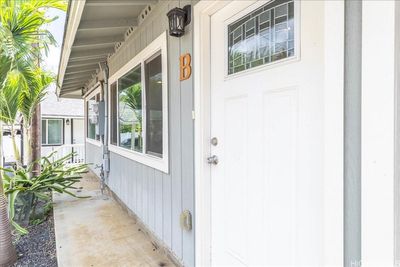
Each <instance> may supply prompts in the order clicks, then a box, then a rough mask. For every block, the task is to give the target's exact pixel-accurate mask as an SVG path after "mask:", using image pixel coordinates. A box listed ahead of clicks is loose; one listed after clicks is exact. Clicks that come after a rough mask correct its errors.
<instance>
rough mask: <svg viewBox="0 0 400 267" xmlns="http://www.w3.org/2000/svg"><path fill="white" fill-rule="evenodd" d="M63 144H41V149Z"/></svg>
mask: <svg viewBox="0 0 400 267" xmlns="http://www.w3.org/2000/svg"><path fill="white" fill-rule="evenodd" d="M63 145H64V144H42V146H43V147H52V146H63Z"/></svg>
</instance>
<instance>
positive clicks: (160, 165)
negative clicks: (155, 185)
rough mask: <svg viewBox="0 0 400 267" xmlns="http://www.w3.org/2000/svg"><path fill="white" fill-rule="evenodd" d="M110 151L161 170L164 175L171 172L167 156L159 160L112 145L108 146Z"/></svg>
mask: <svg viewBox="0 0 400 267" xmlns="http://www.w3.org/2000/svg"><path fill="white" fill-rule="evenodd" d="M108 149H109V150H110V151H111V152H113V153H115V154H118V155H120V156H122V157H124V158H127V159H130V160H133V161H136V162H139V163H141V164H143V165H146V166H149V167H151V168H154V169H157V170H160V171H162V172H164V173H168V171H169V169H168V168H169V165H168V157H166V156H164V158H158V157H155V156H151V155H147V154H142V153H139V152H135V151H133V150H128V149H125V148H122V147H118V146H116V145H111V144H110V145H109V146H108Z"/></svg>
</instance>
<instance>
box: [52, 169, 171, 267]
mask: <svg viewBox="0 0 400 267" xmlns="http://www.w3.org/2000/svg"><path fill="white" fill-rule="evenodd" d="M79 186H81V187H83V189H82V190H78V191H81V192H77V194H79V195H80V196H90V198H86V199H76V198H73V197H71V196H68V195H60V194H58V193H54V196H53V199H54V203H55V204H54V221H55V233H56V243H57V258H58V266H59V267H78V266H85V267H86V266H89V267H91V266H107V267H108V266H113V267H114V266H174V265H173V263H172V262H171V261H170V260H169V259H168V258H167V257H166V256H165V255H163V254H162V253H161V252H160V251H159V250H157V249H156V248H155V246H154V245H153V244H152V243H151V241H150V239H149V238H148V237H147V236H146V235H145V234H144V233H143V232H142V231H141V229H140V227H139V225H138V224H137V223H136V222H135V219H134V218H132V217H131V216H129V215H128V214H127V212H125V211H124V210H123V209H122V208H121V207H120V206H119V204H118V203H117V202H116V201H115V200H114V199H112V198H111V197H108V196H102V195H101V192H100V185H99V183H98V180H97V179H96V178H95V177H94V175H93V174H91V173H88V174H86V175H85V177H84V178H83V180H82V182H81V184H80V185H79Z"/></svg>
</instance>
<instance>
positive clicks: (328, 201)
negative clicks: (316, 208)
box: [193, 0, 344, 266]
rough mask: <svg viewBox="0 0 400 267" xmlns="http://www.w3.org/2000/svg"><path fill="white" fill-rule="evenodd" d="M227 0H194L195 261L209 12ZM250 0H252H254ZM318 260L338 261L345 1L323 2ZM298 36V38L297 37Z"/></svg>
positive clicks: (204, 151) (200, 248) (202, 237)
mask: <svg viewBox="0 0 400 267" xmlns="http://www.w3.org/2000/svg"><path fill="white" fill-rule="evenodd" d="M231 1H232V0H230V1H226V0H215V1H205V0H203V1H199V2H198V3H197V4H196V5H195V6H194V8H193V36H194V38H193V51H194V53H193V58H194V60H193V62H194V64H193V69H194V114H193V115H194V116H193V118H194V141H195V142H194V148H195V152H194V157H195V169H194V171H195V216H194V225H195V228H194V230H195V265H196V266H209V265H210V264H211V241H212V239H211V168H210V166H209V164H207V162H206V160H205V158H206V156H207V155H210V137H211V136H210V130H211V127H210V124H211V103H210V91H211V79H210V68H209V66H210V63H211V58H210V52H211V51H210V46H211V28H210V25H211V16H212V15H213V14H214V13H216V12H217V11H218V10H220V9H222V8H223V7H225V6H226V5H228V4H229V3H230V2H231ZM254 2H256V1H255V0H254ZM324 9H325V20H326V21H329V22H328V23H325V25H324V28H325V32H324V43H325V48H324V51H325V66H324V67H325V71H324V90H325V91H324V99H325V101H324V103H326V104H325V106H324V126H323V131H324V140H325V143H324V144H323V145H324V187H323V199H324V215H323V218H324V225H323V239H324V240H323V246H324V248H323V255H322V257H323V262H324V263H325V265H341V264H342V263H343V212H344V210H343V179H338V177H343V138H344V137H343V105H344V103H343V71H344V62H343V60H344V1H343V0H340V1H328V2H325V8H324ZM300 41H301V40H300Z"/></svg>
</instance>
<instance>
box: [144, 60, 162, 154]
mask: <svg viewBox="0 0 400 267" xmlns="http://www.w3.org/2000/svg"><path fill="white" fill-rule="evenodd" d="M161 68H162V67H161V55H158V56H156V57H155V58H153V59H152V60H151V61H149V62H147V63H146V69H145V70H146V153H148V154H152V155H155V156H159V157H161V156H162V153H163V150H162V149H163V124H162V122H163V114H162V69H161Z"/></svg>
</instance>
